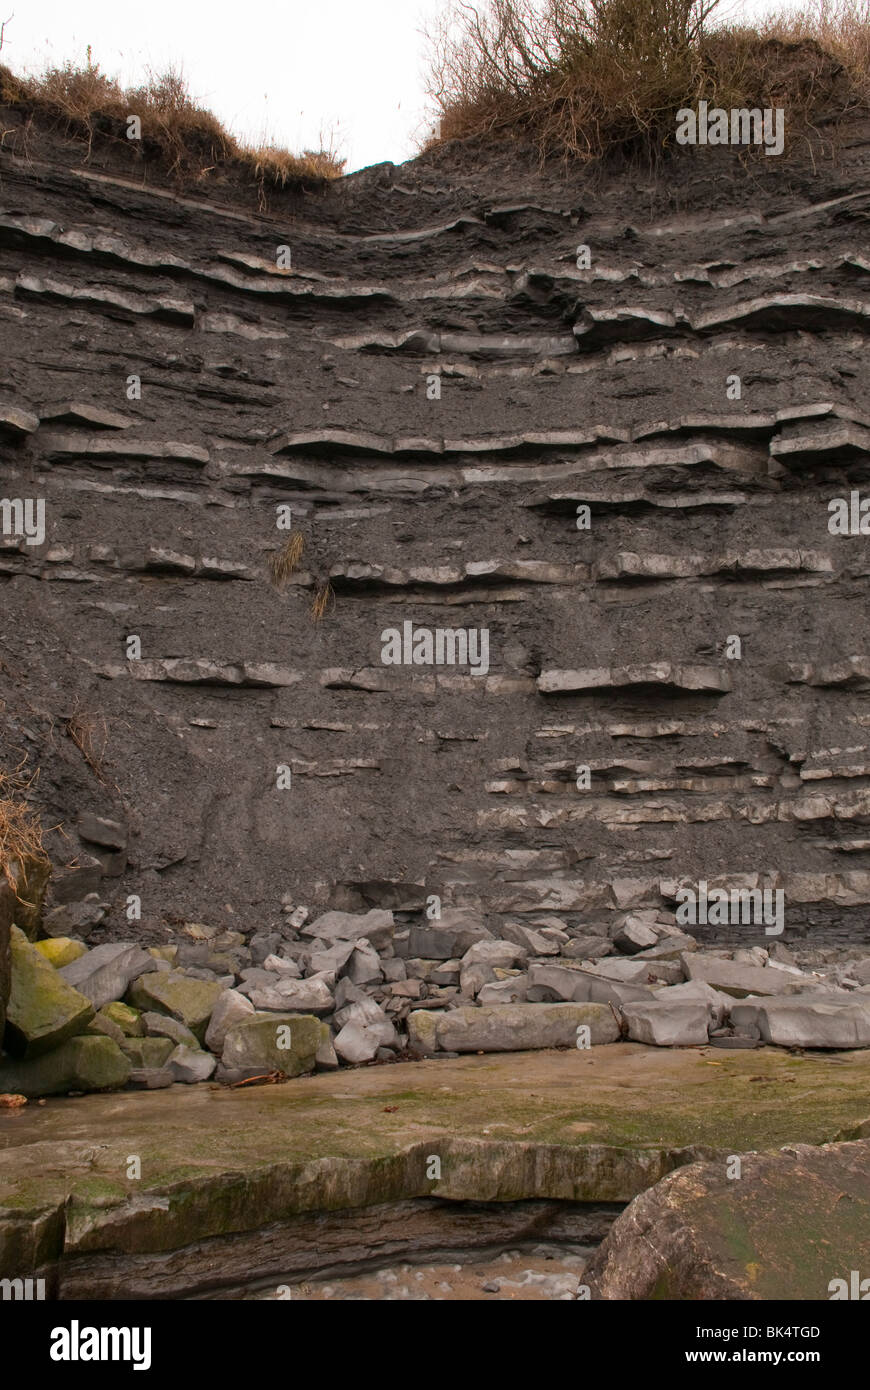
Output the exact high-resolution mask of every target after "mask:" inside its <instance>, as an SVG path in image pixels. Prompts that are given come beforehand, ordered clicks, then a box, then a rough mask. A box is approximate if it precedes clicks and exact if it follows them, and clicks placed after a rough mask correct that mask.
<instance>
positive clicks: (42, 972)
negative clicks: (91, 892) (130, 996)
mask: <svg viewBox="0 0 870 1390" xmlns="http://www.w3.org/2000/svg"><path fill="white" fill-rule="evenodd" d="M11 950H12V983H11V988H10V991H9V1004H8V1006H7V1010H6V1032H5V1035H4V1047H5V1048H6V1051H7V1052H9V1053H11V1054H12V1056H13V1057H38V1056H40V1055H41V1054H42V1053H44V1052H48V1051H50V1050H51V1049H52V1048H54V1047H57V1046H58V1044H59V1043H62V1042H63V1041H64V1040H65V1039H66V1038H70V1037H73V1036H74V1035H75V1034H76V1033H82V1032H84V1030H85V1028H86V1027H87V1025H88V1024H89V1023H90V1021H91V1019H92V1018H93V1016H94V1008H93V1005H92V1004H91V1001H90V1000H89V999H86V998H85V996H84V995H83V994H79V992H78V990H77V989H73V987H72V985H68V984H67V982H66V980H65V979H64V978H63V976H62V975H60V974H59V973H58V971H57V970H55V968H54V966H53V965H49V963H48V961H47V960H46V959H45V957H44V956H43V955H42V954H41V953H40V952H39V951H37V949H36V947H35V946H33V945H31V943H30V942H29V941H28V940H27V937H26V936H25V935H24V933H23V932H22V931H21V930H20V928H18V927H12V929H11Z"/></svg>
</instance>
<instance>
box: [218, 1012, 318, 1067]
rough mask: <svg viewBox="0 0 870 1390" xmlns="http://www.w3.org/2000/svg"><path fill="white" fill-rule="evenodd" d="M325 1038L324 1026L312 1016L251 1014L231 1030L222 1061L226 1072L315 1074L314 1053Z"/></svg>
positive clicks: (225, 1040) (227, 1037) (225, 1043)
mask: <svg viewBox="0 0 870 1390" xmlns="http://www.w3.org/2000/svg"><path fill="white" fill-rule="evenodd" d="M328 1037H329V1029H328V1028H327V1026H326V1024H325V1023H323V1022H321V1020H320V1019H319V1018H314V1017H313V1016H312V1015H311V1014H251V1015H250V1017H248V1018H243V1019H242V1020H241V1021H240V1022H239V1023H236V1024H234V1025H233V1027H232V1028H230V1030H229V1032H228V1033H227V1035H226V1038H225V1039H224V1047H223V1053H222V1055H221V1061H222V1062H223V1065H224V1067H226V1068H227V1069H228V1070H236V1069H238V1070H242V1071H244V1070H248V1069H250V1068H256V1069H257V1070H262V1071H264V1072H269V1071H281V1072H283V1073H284V1075H285V1076H301V1075H302V1074H303V1072H310V1071H314V1063H315V1059H316V1057H317V1050H318V1048H319V1047H321V1046H322V1044H323V1043H325V1042H326V1040H327V1039H328Z"/></svg>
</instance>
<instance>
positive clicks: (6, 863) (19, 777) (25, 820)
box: [0, 768, 48, 889]
mask: <svg viewBox="0 0 870 1390" xmlns="http://www.w3.org/2000/svg"><path fill="white" fill-rule="evenodd" d="M34 781H35V775H30V776H28V775H27V774H25V773H24V772H22V771H21V769H19V770H18V771H16V772H4V771H3V770H2V768H0V875H2V877H3V878H5V879H6V881H7V882H8V883H9V884H10V886H11V887H12V888H13V889H14V888H15V887H16V882H17V880H16V876H15V869H14V867H13V866H16V865H28V864H30V863H32V862H34V861H38V862H39V863H42V864H45V863H47V862H48V855H47V854H46V852H45V850H44V849H43V846H42V824H41V822H40V819H39V814H38V812H37V811H35V810H34V809H33V807H32V806H31V805H29V803H28V801H27V800H26V797H27V793H28V791H29V790H30V788H31V787H32V785H33V783H34Z"/></svg>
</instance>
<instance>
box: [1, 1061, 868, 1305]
mask: <svg viewBox="0 0 870 1390" xmlns="http://www.w3.org/2000/svg"><path fill="white" fill-rule="evenodd" d="M86 1041H95V1042H97V1043H104V1042H108V1041H109V1040H107V1039H93V1040H86ZM110 1046H112V1045H111V1044H110ZM868 1083H870V1056H868V1054H866V1053H862V1052H856V1053H849V1054H844V1055H841V1056H827V1055H825V1056H813V1057H794V1056H790V1055H788V1054H785V1053H782V1052H779V1051H776V1050H774V1049H761V1050H759V1051H757V1052H753V1053H745V1052H735V1053H723V1052H717V1051H714V1050H713V1049H698V1050H694V1049H692V1050H683V1051H670V1050H668V1051H661V1050H659V1049H653V1048H647V1047H642V1046H639V1045H636V1044H626V1043H615V1044H612V1045H610V1046H607V1047H602V1048H593V1049H592V1051H591V1052H589V1051H580V1050H578V1049H576V1048H574V1049H571V1050H566V1051H565V1052H536V1053H525V1054H519V1053H511V1054H509V1055H504V1056H498V1055H493V1056H487V1057H462V1058H457V1059H455V1060H449V1059H444V1060H441V1061H438V1060H434V1059H433V1060H428V1061H422V1062H418V1063H408V1064H405V1065H402V1066H398V1067H395V1066H393V1067H372V1068H363V1069H361V1070H359V1071H354V1072H338V1073H330V1074H327V1075H319V1076H313V1077H305V1078H300V1079H299V1080H297V1081H289V1082H287V1083H286V1084H284V1085H271V1086H261V1087H252V1088H242V1089H240V1090H228V1089H224V1088H219V1087H216V1086H214V1087H213V1086H208V1085H206V1086H201V1087H191V1088H188V1087H185V1088H184V1089H183V1090H182V1089H181V1088H170V1089H169V1090H157V1091H141V1092H127V1093H124V1094H113V1095H104V1096H101V1095H89V1096H84V1097H81V1098H79V1099H76V1100H49V1101H48V1102H47V1103H46V1105H44V1106H40V1107H37V1106H35V1105H34V1106H27V1107H25V1108H24V1109H23V1110H21V1111H19V1112H18V1113H17V1114H16V1115H14V1116H4V1115H3V1114H2V1113H0V1278H3V1277H13V1276H15V1274H16V1272H18V1273H20V1272H21V1271H22V1270H25V1271H26V1270H27V1269H35V1268H37V1267H39V1266H42V1265H45V1266H51V1265H52V1263H53V1262H54V1261H56V1260H57V1258H58V1257H59V1255H60V1254H61V1253H62V1252H64V1253H65V1256H68V1257H70V1262H69V1264H68V1262H67V1259H66V1258H65V1259H64V1262H63V1271H64V1273H63V1279H64V1280H65V1281H67V1280H68V1281H70V1282H69V1283H65V1284H64V1288H65V1289H66V1290H67V1291H69V1292H70V1293H72V1292H73V1291H76V1292H79V1293H82V1292H84V1293H86V1295H87V1296H88V1297H99V1296H104V1295H105V1294H106V1291H107V1290H110V1289H117V1288H119V1287H120V1285H118V1284H117V1283H116V1282H113V1281H116V1280H118V1279H123V1280H124V1281H129V1282H125V1284H124V1288H125V1289H126V1297H128V1298H129V1297H151V1298H153V1297H157V1296H162V1295H161V1294H160V1293H159V1292H158V1290H159V1289H160V1288H163V1289H164V1290H166V1291H167V1293H166V1296H179V1295H180V1294H182V1293H184V1292H185V1291H189V1290H190V1289H191V1288H195V1287H198V1286H199V1282H200V1281H202V1280H206V1285H205V1286H206V1287H208V1286H209V1285H208V1284H207V1280H208V1279H212V1280H214V1279H216V1278H218V1277H224V1274H223V1272H222V1269H223V1266H222V1262H221V1259H220V1257H218V1256H217V1255H216V1253H215V1249H214V1248H213V1247H210V1248H209V1250H210V1253H206V1254H204V1255H203V1261H204V1263H201V1264H197V1261H196V1259H194V1257H193V1256H192V1255H190V1257H189V1258H188V1256H185V1261H184V1262H183V1267H182V1266H181V1265H179V1266H177V1268H176V1273H177V1283H176V1284H174V1285H173V1284H172V1282H171V1279H170V1275H171V1274H172V1268H170V1265H171V1262H170V1263H169V1264H167V1256H166V1252H182V1251H185V1250H187V1251H188V1252H189V1251H190V1248H191V1247H192V1246H193V1245H195V1243H196V1242H198V1241H201V1240H206V1239H208V1238H210V1237H212V1236H216V1237H222V1238H225V1240H226V1242H228V1243H229V1242H230V1241H231V1238H232V1237H234V1235H236V1234H238V1233H243V1232H248V1233H250V1232H254V1231H258V1230H262V1229H263V1228H264V1227H266V1226H268V1225H270V1224H271V1223H274V1222H282V1221H286V1220H288V1219H289V1218H290V1217H292V1216H294V1215H295V1214H298V1213H300V1212H303V1211H325V1210H333V1211H336V1210H339V1209H342V1208H344V1209H346V1208H350V1207H355V1206H368V1205H377V1204H378V1203H384V1202H391V1201H397V1200H404V1199H406V1198H409V1197H419V1196H427V1197H441V1198H448V1199H453V1200H457V1201H460V1200H478V1201H505V1202H512V1201H520V1200H524V1199H526V1198H532V1197H534V1198H536V1199H538V1200H543V1199H544V1198H553V1199H554V1200H572V1201H583V1202H595V1201H606V1202H625V1201H630V1200H631V1198H633V1197H635V1196H636V1195H637V1194H638V1193H640V1192H642V1191H644V1190H645V1189H646V1188H648V1187H649V1186H650V1185H651V1184H652V1183H654V1182H656V1181H658V1180H659V1179H660V1178H662V1177H664V1176H665V1174H666V1173H668V1172H670V1171H672V1170H673V1169H674V1168H675V1167H678V1166H680V1165H681V1164H685V1163H691V1162H695V1161H697V1160H699V1159H701V1158H712V1157H715V1156H717V1155H720V1156H721V1157H722V1158H723V1159H724V1158H725V1157H726V1156H727V1155H728V1154H733V1153H740V1152H742V1151H744V1150H745V1149H747V1148H755V1149H758V1150H763V1149H769V1148H772V1147H774V1146H777V1145H781V1144H784V1143H788V1142H795V1141H808V1142H810V1143H825V1142H828V1141H830V1140H832V1139H834V1138H835V1137H836V1136H838V1135H839V1134H840V1132H841V1131H842V1130H843V1129H844V1128H845V1129H847V1130H848V1131H849V1133H850V1135H851V1134H852V1133H853V1132H854V1133H858V1132H859V1131H860V1127H861V1122H862V1121H863V1120H864V1118H865V1115H866V1110H867V1102H866V1099H865V1097H866V1096H867V1094H868ZM798 1102H799V1104H798ZM131 1153H136V1154H139V1155H140V1156H141V1157H142V1171H143V1175H145V1176H143V1179H142V1180H141V1181H138V1182H132V1181H127V1180H126V1178H125V1176H124V1175H125V1172H126V1160H127V1155H129V1154H131ZM431 1154H437V1155H438V1156H440V1157H441V1160H442V1176H441V1179H440V1181H437V1180H434V1179H433V1180H430V1179H427V1177H426V1173H427V1166H428V1165H427V1159H428V1156H429V1155H431ZM134 1188H135V1191H134ZM133 1199H135V1200H133ZM228 1248H229V1247H228ZM161 1252H162V1253H161ZM119 1255H120V1256H122V1257H123V1258H122V1259H121V1262H120V1265H119V1262H118V1256H119ZM72 1257H75V1258H72ZM178 1258H179V1259H180V1258H181V1256H180V1254H179V1257H178ZM174 1259H175V1256H173V1260H174ZM851 1267H852V1266H849V1268H851ZM119 1269H120V1270H121V1273H120V1274H119ZM160 1271H163V1273H161V1272H160ZM209 1271H210V1273H209ZM278 1272H280V1271H278ZM74 1273H75V1279H76V1280H78V1281H79V1282H78V1283H74V1282H72V1281H73V1276H74ZM160 1279H163V1280H164V1281H169V1282H164V1283H163V1284H160V1283H159V1282H155V1281H159V1280H160ZM211 1286H213V1285H211Z"/></svg>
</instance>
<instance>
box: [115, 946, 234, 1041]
mask: <svg viewBox="0 0 870 1390" xmlns="http://www.w3.org/2000/svg"><path fill="white" fill-rule="evenodd" d="M152 963H153V962H152ZM222 994H223V986H222V985H220V984H218V983H217V981H212V980H192V979H191V978H190V977H189V976H188V975H182V974H181V972H180V971H177V970H165V971H162V970H158V971H152V973H151V974H149V975H140V976H139V978H138V979H137V980H134V981H133V983H132V984H131V986H130V988H129V989H128V991H127V1002H128V1003H129V1004H132V1005H133V1007H134V1008H137V1009H141V1010H142V1012H143V1013H149V1012H151V1013H158V1014H169V1016H170V1018H177V1019H178V1021H179V1023H184V1024H185V1025H186V1026H187V1027H188V1028H189V1029H190V1031H191V1032H192V1033H194V1034H195V1035H196V1037H197V1039H198V1040H199V1041H200V1042H201V1041H202V1039H203V1038H204V1037H205V1030H206V1027H207V1026H208V1021H209V1019H210V1018H211V1014H212V1010H213V1009H214V1006H215V1004H216V1003H217V1001H218V999H219V998H220V996H221V995H222Z"/></svg>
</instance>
